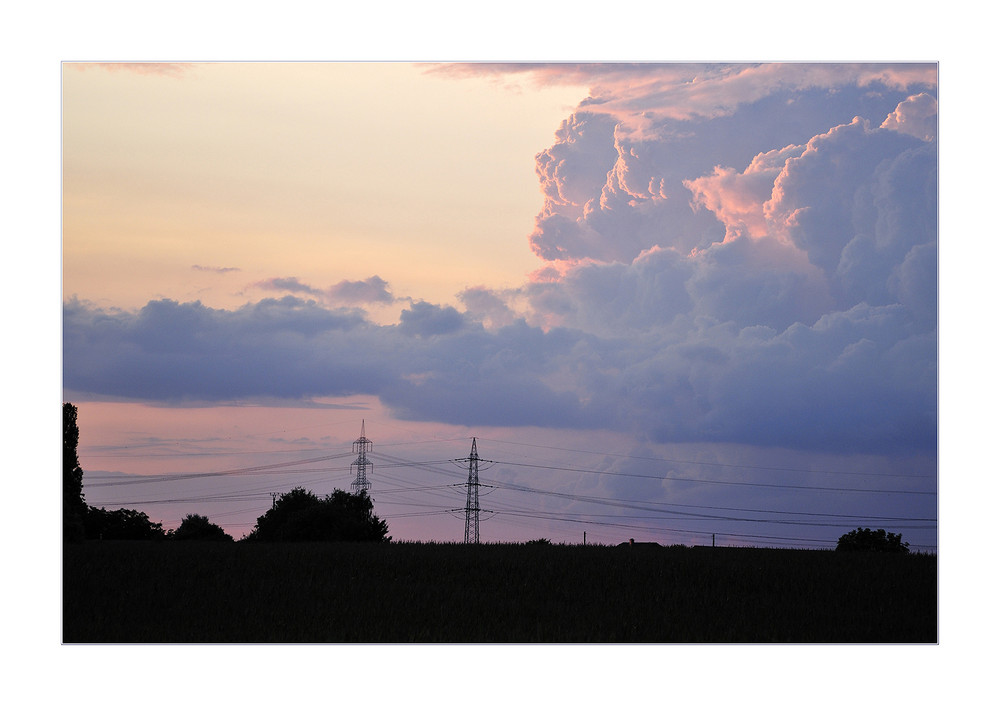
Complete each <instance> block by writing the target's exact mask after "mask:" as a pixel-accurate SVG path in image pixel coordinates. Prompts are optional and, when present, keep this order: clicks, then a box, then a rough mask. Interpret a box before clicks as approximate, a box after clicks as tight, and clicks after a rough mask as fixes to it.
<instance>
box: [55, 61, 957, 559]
mask: <svg viewBox="0 0 1000 706" xmlns="http://www.w3.org/2000/svg"><path fill="white" fill-rule="evenodd" d="M938 69H939V67H938V65H937V64H936V63H933V62H930V63H919V62H907V63H859V64H854V63H846V62H825V63H797V62H778V63H742V62H737V63H725V64H723V63H699V64H692V63H679V62H637V63H580V64H577V63H568V62H556V63H526V62H501V63H488V62H476V63H448V62H445V63H409V62H399V61H387V62H371V63H365V62H307V63H303V62H271V63H267V62H265V63H254V62H206V63H180V64H159V63H140V64H121V63H119V64H98V63H78V62H67V63H65V64H63V66H62V76H61V80H62V140H63V141H62V354H63V366H62V372H63V378H62V382H63V397H64V399H65V400H66V401H69V402H72V403H73V404H75V405H77V406H78V407H79V410H80V411H79V423H80V431H81V437H80V449H79V451H80V459H81V465H82V467H83V469H84V473H85V476H84V477H85V487H84V491H85V495H86V499H87V502H88V503H89V504H91V505H96V506H105V507H108V508H111V507H119V506H125V507H132V508H136V509H139V510H142V511H143V512H146V513H147V514H148V515H149V516H150V518H151V519H153V520H154V521H157V522H162V523H163V525H164V527H165V528H172V527H176V526H177V525H178V524H179V522H180V520H181V519H182V518H183V517H184V515H186V514H188V513H198V514H203V515H207V516H208V517H209V518H210V519H211V520H212V521H214V522H216V523H217V524H220V525H222V526H223V527H224V528H225V529H226V530H227V531H228V532H229V533H230V534H231V535H233V536H234V537H235V538H239V537H241V536H243V535H245V534H247V533H248V532H249V531H250V530H251V529H252V528H253V524H254V521H255V520H256V518H257V517H258V516H259V515H261V514H263V512H265V511H266V510H267V508H269V507H270V505H271V502H272V500H273V496H274V494H275V493H281V492H286V491H287V490H289V489H291V488H292V487H295V486H302V487H306V488H307V489H310V490H312V491H313V492H315V493H317V494H318V495H325V494H327V493H329V492H332V491H333V489H334V488H341V489H348V488H349V487H350V483H351V481H352V480H353V476H352V472H351V463H352V461H353V460H355V459H354V457H353V456H352V442H353V441H354V440H355V439H357V438H358V437H359V436H360V433H361V427H362V424H364V427H365V434H366V436H367V438H369V439H371V440H372V442H373V454H372V459H371V460H372V462H373V464H374V468H373V470H372V472H371V473H370V475H369V480H370V481H371V482H372V486H371V491H370V492H371V495H372V498H373V500H374V503H375V511H376V513H377V514H378V515H379V516H380V517H383V518H384V519H386V520H387V522H388V524H389V527H390V534H391V535H392V536H393V538H394V539H398V540H412V541H461V540H462V538H463V534H464V527H465V512H464V508H465V498H466V495H465V491H466V489H465V485H464V484H465V482H466V480H467V477H468V473H469V460H468V456H469V454H470V450H471V444H472V439H473V438H475V439H476V444H477V450H478V454H479V456H480V457H481V459H482V461H481V462H480V464H479V469H480V471H479V474H480V482H481V483H482V484H483V486H484V487H483V488H482V489H481V492H480V523H481V524H480V536H481V539H482V541H487V542H505V541H524V540H528V539H534V538H539V537H545V538H548V539H550V540H552V541H553V542H565V543H582V542H583V541H587V542H588V543H602V544H617V543H619V542H623V541H628V539H630V538H634V539H635V540H636V541H653V542H658V543H660V544H685V545H688V546H691V545H706V544H712V543H713V542H715V543H717V544H720V545H725V546H781V547H816V548H832V547H833V546H835V544H836V540H837V538H838V537H839V536H840V535H841V534H843V533H845V532H847V531H849V530H851V529H854V528H856V527H859V526H862V527H884V528H885V529H887V530H888V531H893V532H900V533H901V534H902V535H903V539H904V541H908V542H910V544H911V548H913V549H917V550H920V551H936V550H937V546H938V480H939V477H938V411H939V410H938V392H939V390H938V374H939V373H938V346H939V333H938V331H939V327H938V295H939V291H938V218H939V211H938V184H939V177H938V162H939V156H938Z"/></svg>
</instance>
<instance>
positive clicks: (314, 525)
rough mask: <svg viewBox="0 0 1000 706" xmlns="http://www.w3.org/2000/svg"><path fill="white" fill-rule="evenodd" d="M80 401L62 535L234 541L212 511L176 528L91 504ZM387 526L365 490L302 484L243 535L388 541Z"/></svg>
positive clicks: (66, 425)
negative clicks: (319, 492) (81, 451)
mask: <svg viewBox="0 0 1000 706" xmlns="http://www.w3.org/2000/svg"><path fill="white" fill-rule="evenodd" d="M77 417H78V410H77V407H76V406H75V405H73V404H70V403H69V402H65V403H63V539H64V540H66V541H70V542H82V541H84V540H95V539H98V540H102V539H103V540H120V539H144V540H160V539H165V540H198V541H222V542H232V541H233V538H232V537H231V536H230V535H229V534H227V533H226V531H225V530H224V529H223V528H222V527H220V526H219V525H217V524H215V523H213V522H211V521H210V520H209V519H208V517H205V516H203V515H198V514H191V515H187V516H186V517H185V518H184V519H183V520H182V521H181V524H180V526H179V527H178V528H177V529H172V530H166V531H164V529H163V525H162V523H160V522H153V521H151V520H150V519H149V516H148V515H147V514H146V513H144V512H140V511H138V510H132V509H129V508H118V509H114V510H108V509H106V508H104V507H100V508H98V507H93V506H91V505H88V504H87V501H86V498H85V497H84V494H83V469H82V468H81V467H80V458H79V455H78V453H77V447H78V445H79V441H80V428H79V424H78V419H77ZM388 535H389V526H388V525H387V524H386V522H385V520H382V519H379V517H378V516H377V515H376V514H375V512H374V505H373V503H372V500H371V498H370V497H369V496H368V494H367V493H364V492H362V493H359V494H357V495H355V494H352V493H348V492H346V491H343V490H334V491H333V493H331V494H330V495H328V496H326V497H325V498H320V497H318V496H316V495H315V494H313V493H312V492H310V491H308V490H306V489H304V488H294V489H293V490H291V491H289V492H287V493H285V494H284V495H282V496H281V497H279V498H277V499H276V500H275V502H274V504H273V506H272V508H271V509H270V510H268V511H267V512H265V513H264V514H263V515H261V516H260V517H258V518H257V523H256V525H255V526H254V528H253V530H252V531H251V532H250V534H249V535H247V536H246V537H243V538H242V540H243V541H252V542H288V541H354V542H388V541H391V540H392V537H389V536H388Z"/></svg>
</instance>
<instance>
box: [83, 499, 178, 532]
mask: <svg viewBox="0 0 1000 706" xmlns="http://www.w3.org/2000/svg"><path fill="white" fill-rule="evenodd" d="M84 525H85V527H86V530H87V539H163V537H164V536H165V534H164V532H163V525H162V524H161V523H159V522H150V521H149V516H148V515H146V513H144V512H139V511H138V510H129V509H127V508H124V507H123V508H119V509H117V510H105V509H104V508H103V507H102V508H96V507H89V508H87V517H86V519H85V520H84Z"/></svg>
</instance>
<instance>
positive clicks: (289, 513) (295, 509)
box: [247, 488, 392, 542]
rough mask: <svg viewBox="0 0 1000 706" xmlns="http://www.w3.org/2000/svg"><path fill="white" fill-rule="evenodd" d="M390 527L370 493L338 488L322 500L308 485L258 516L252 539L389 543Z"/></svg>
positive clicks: (292, 492) (294, 490)
mask: <svg viewBox="0 0 1000 706" xmlns="http://www.w3.org/2000/svg"><path fill="white" fill-rule="evenodd" d="M388 532H389V526H388V525H387V524H386V523H385V520H380V519H379V518H378V516H377V515H375V513H374V511H373V505H372V500H371V498H370V497H368V494H367V493H364V492H362V493H360V494H357V495H355V494H353V493H348V492H346V491H343V490H335V491H333V493H331V494H330V495H328V496H327V497H325V498H323V499H320V498H318V497H316V495H314V494H313V493H312V492H310V491H308V490H305V489H304V488H294V489H293V490H290V491H289V492H287V493H285V494H284V495H282V496H281V497H280V498H278V499H277V500H276V501H275V503H274V507H272V508H271V509H270V510H268V511H267V512H266V513H264V514H263V515H261V516H260V517H258V518H257V524H256V526H255V527H254V529H253V531H252V532H251V533H250V534H249V535H248V536H247V539H248V540H259V541H265V542H274V541H277V542H281V541H284V542H296V541H348V542H388V541H390V540H391V539H392V537H389V536H387V535H388Z"/></svg>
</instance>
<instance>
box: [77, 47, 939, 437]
mask: <svg viewBox="0 0 1000 706" xmlns="http://www.w3.org/2000/svg"><path fill="white" fill-rule="evenodd" d="M434 70H435V71H436V72H437V73H439V74H441V75H443V76H448V77H467V76H482V75H484V74H490V75H493V76H496V77H500V78H504V79H505V80H510V79H511V78H513V79H516V80H524V79H525V77H528V78H529V79H530V80H531V81H536V82H539V83H544V82H552V81H564V82H568V81H578V82H582V81H587V82H589V83H591V85H592V90H591V96H590V98H588V99H587V100H586V101H584V102H583V104H581V105H580V106H579V107H578V109H577V110H576V111H575V112H574V113H573V114H572V115H570V116H568V117H567V118H566V120H565V121H564V122H563V124H562V125H561V126H559V127H558V129H557V130H556V132H555V135H554V141H553V144H552V145H551V146H550V147H549V148H547V149H546V150H543V151H542V152H540V153H539V154H538V155H537V156H536V173H537V176H538V180H539V186H540V191H541V195H542V198H543V206H542V208H541V210H540V212H539V214H538V216H537V218H536V222H535V227H534V230H533V231H532V232H531V233H529V234H513V237H524V236H525V235H527V247H530V248H531V249H532V250H533V252H534V253H535V254H536V255H538V257H539V258H540V261H541V262H540V265H541V266H540V268H539V270H538V271H536V272H535V273H532V274H531V275H530V276H528V277H527V278H526V281H525V282H524V283H523V285H522V286H519V287H516V288H512V289H508V290H502V291H500V290H489V289H487V288H484V287H476V286H472V287H469V288H468V289H466V290H465V291H464V292H461V293H459V297H458V298H459V301H460V302H461V305H462V306H463V307H464V310H462V311H460V310H458V309H456V308H454V307H451V306H446V305H438V304H434V303H429V302H423V301H406V302H405V305H406V308H404V309H403V310H402V312H401V314H400V317H399V321H398V323H396V324H394V325H376V324H374V323H372V322H371V321H370V320H369V319H368V318H367V317H366V315H365V314H364V311H363V307H364V306H368V305H372V304H386V303H390V302H393V301H400V300H396V299H395V297H393V295H392V294H391V288H390V285H389V283H388V282H386V281H385V280H383V279H381V278H380V277H378V276H371V277H369V278H368V279H361V280H352V281H343V282H340V283H338V284H335V285H333V286H330V287H327V288H318V287H313V286H311V285H308V284H305V283H302V282H300V281H299V280H298V279H297V278H295V277H277V278H273V279H270V280H266V281H263V282H257V283H254V285H255V286H256V287H257V288H259V289H262V290H270V291H274V292H279V293H283V294H285V296H282V297H280V298H265V299H263V300H261V301H258V302H255V303H251V304H247V305H245V306H244V307H242V308H240V309H237V310H234V311H229V310H221V309H211V308H208V307H205V306H202V305H201V304H199V303H197V302H194V303H192V302H188V303H181V302H177V301H172V300H160V301H151V302H149V303H148V304H147V305H146V306H145V307H143V308H142V309H141V310H139V311H132V312H126V311H119V310H111V309H105V308H100V307H97V306H94V305H92V304H89V303H87V302H81V301H78V300H75V299H71V300H69V301H68V302H67V303H66V304H65V307H64V359H65V387H66V389H67V390H72V391H79V392H89V393H99V394H105V395H116V396H120V397H124V398H130V399H144V400H156V401H173V402H183V401H185V400H195V399H200V400H205V399H207V400H218V401H222V400H232V399H240V398H251V397H265V396H270V397H283V398H294V399H302V400H308V399H310V398H312V397H319V396H337V395H351V394H372V395H377V396H378V397H379V398H380V399H381V400H382V402H383V403H384V404H386V405H387V406H388V407H389V408H390V409H392V410H393V411H394V413H395V414H397V415H398V416H400V417H403V418H410V419H423V420H434V421H441V422H449V423H456V424H464V425H470V426H476V425H483V426H523V425H537V426H544V427H562V428H581V429H597V428H601V429H614V430H621V431H627V432H630V433H634V434H635V435H636V436H637V437H638V438H641V439H646V440H650V441H659V442H684V441H691V442H729V443H743V444H750V445H759V446H780V447H786V448H798V449H814V450H824V451H848V452H854V451H857V452H893V451H899V450H908V451H924V452H931V453H933V452H934V451H935V450H936V444H937V440H936V439H937V137H936V134H937V130H936V110H937V101H936V98H935V97H934V94H935V93H936V67H935V66H933V65H918V64H913V65H911V64H904V65H898V66H889V65H860V66H855V65H846V64H833V65H790V64H779V65H762V66H756V65H755V66H747V65H736V66H715V65H710V66H689V65H655V64H654V65H639V66H629V65H607V66H593V65H589V66H588V65H580V66H575V65H554V66H531V65H514V66H510V65H499V66H489V65H473V66H443V67H438V68H436V69H434Z"/></svg>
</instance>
